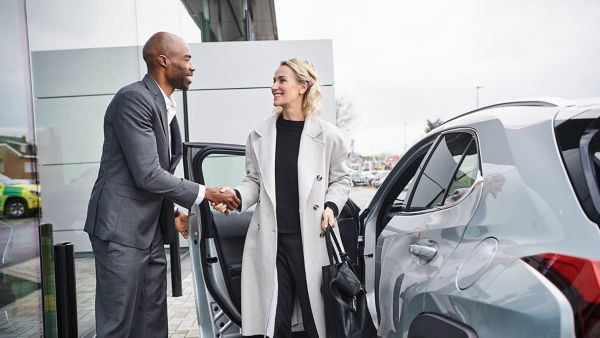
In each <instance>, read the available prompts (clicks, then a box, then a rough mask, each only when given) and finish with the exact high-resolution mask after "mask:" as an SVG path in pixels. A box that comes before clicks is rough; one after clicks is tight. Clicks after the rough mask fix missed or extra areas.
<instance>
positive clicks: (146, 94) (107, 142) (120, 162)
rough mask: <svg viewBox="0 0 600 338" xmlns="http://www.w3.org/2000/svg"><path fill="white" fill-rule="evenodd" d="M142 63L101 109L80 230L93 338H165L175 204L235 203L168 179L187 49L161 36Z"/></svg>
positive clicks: (176, 145) (176, 150)
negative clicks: (86, 247) (89, 270)
mask: <svg viewBox="0 0 600 338" xmlns="http://www.w3.org/2000/svg"><path fill="white" fill-rule="evenodd" d="M143 57H144V61H145V62H146V65H147V68H148V74H146V76H145V77H144V79H143V80H142V81H139V82H135V83H133V84H130V85H128V86H126V87H123V88H121V89H120V90H119V91H118V92H117V94H116V95H115V97H114V98H113V99H112V101H111V102H110V104H109V105H108V108H107V109H106V114H105V116H104V146H103V149H102V160H101V162H100V170H99V173H98V179H97V180H96V183H95V184H94V188H93V190H92V195H91V197H90V202H89V206H88V214H87V219H86V223H85V229H84V230H85V231H86V232H87V233H88V234H89V236H90V241H91V243H92V249H93V251H94V255H95V260H96V333H97V336H98V337H166V336H167V333H168V327H167V304H166V286H167V284H166V283H167V282H166V269H167V266H166V257H165V250H164V244H165V243H171V241H172V240H173V239H174V238H176V236H177V232H176V230H175V222H174V221H175V212H174V207H173V202H175V203H177V204H179V205H182V206H184V207H187V208H189V207H191V206H192V205H194V204H199V203H200V202H201V201H202V200H204V199H207V200H209V201H211V202H213V203H225V204H227V205H228V206H229V208H230V209H234V208H236V207H237V205H238V203H239V200H238V199H237V197H236V196H235V194H232V193H231V192H229V191H223V192H221V191H220V189H219V188H213V187H204V186H202V185H199V184H197V183H194V182H190V181H187V180H185V179H181V178H178V177H175V176H173V172H174V170H175V167H176V166H177V163H178V162H179V160H180V159H181V155H182V144H181V135H180V133H179V126H178V124H177V118H176V117H175V101H174V100H173V98H172V96H171V95H172V94H173V92H174V90H175V89H182V90H186V89H188V87H189V85H190V84H191V82H192V74H193V72H194V70H195V67H194V65H193V64H192V63H191V60H190V59H191V55H190V50H189V47H188V46H187V44H186V43H185V42H184V41H183V40H182V39H181V38H179V37H178V36H175V35H172V34H169V33H164V32H159V33H156V34H154V35H153V36H152V37H150V39H149V40H148V42H146V44H145V45H144V49H143ZM180 217H187V215H183V216H180ZM177 223H178V226H181V224H182V223H183V222H181V219H178V222H177ZM180 231H181V232H182V233H184V230H183V229H180ZM184 235H187V234H186V233H184Z"/></svg>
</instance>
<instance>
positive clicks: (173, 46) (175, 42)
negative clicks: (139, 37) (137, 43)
mask: <svg viewBox="0 0 600 338" xmlns="http://www.w3.org/2000/svg"><path fill="white" fill-rule="evenodd" d="M182 46H185V41H183V39H182V38H180V37H178V36H177V35H175V34H171V33H167V32H158V33H155V34H154V35H152V36H151V37H150V39H148V41H146V44H145V45H144V49H143V50H142V56H143V58H144V61H145V62H146V66H147V67H148V70H150V69H151V68H154V67H157V66H159V61H158V57H159V55H165V56H170V55H169V54H172V53H173V52H174V51H177V50H179V49H181V48H182Z"/></svg>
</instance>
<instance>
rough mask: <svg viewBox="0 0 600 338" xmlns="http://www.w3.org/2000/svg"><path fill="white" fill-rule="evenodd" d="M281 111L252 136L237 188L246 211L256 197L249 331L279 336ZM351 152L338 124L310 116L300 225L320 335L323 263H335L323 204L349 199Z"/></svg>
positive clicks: (246, 262)
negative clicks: (277, 212)
mask: <svg viewBox="0 0 600 338" xmlns="http://www.w3.org/2000/svg"><path fill="white" fill-rule="evenodd" d="M277 117H278V116H272V117H270V118H269V119H267V120H266V121H264V122H263V123H261V124H260V125H259V126H258V127H257V128H256V129H255V130H254V131H252V132H251V133H250V135H249V136H248V141H247V143H246V178H245V179H244V181H243V182H242V184H241V185H240V186H238V187H237V188H236V189H237V190H238V191H239V192H240V195H241V197H242V205H241V211H244V210H246V209H247V208H248V207H250V206H252V205H254V204H255V203H256V210H255V212H254V215H253V217H252V220H251V222H250V227H249V228H248V233H247V235H246V242H245V245H244V256H243V261H242V323H243V324H242V334H243V335H265V334H266V335H269V336H270V337H272V336H273V326H274V319H275V309H276V308H277V277H276V276H277V271H276V264H275V259H276V255H277V218H276V216H275V210H276V205H275V203H276V201H277V198H276V196H275V140H276V135H277V130H276V121H277ZM347 157H348V147H347V145H346V143H345V142H344V141H343V139H342V136H341V134H340V132H339V130H338V129H337V128H336V127H335V126H333V125H332V124H330V123H328V122H325V121H323V120H321V119H320V118H316V117H313V118H307V119H306V121H305V123H304V130H303V131H302V137H301V139H300V150H299V152H298V192H299V201H300V205H299V212H300V228H301V231H302V243H303V251H304V264H305V269H306V282H307V286H308V294H309V298H310V303H311V308H312V312H313V317H314V320H315V324H316V326H317V330H318V332H319V336H320V337H325V315H324V313H323V297H322V296H321V291H320V288H321V267H322V266H323V265H327V264H329V261H328V258H327V249H326V247H325V240H324V239H323V238H321V237H320V234H321V219H322V215H323V204H324V203H325V202H327V201H331V202H333V203H335V204H336V205H337V206H338V208H339V209H340V211H341V209H342V208H343V206H344V204H345V203H346V200H347V199H348V194H349V192H350V186H351V180H350V176H349V173H348V168H347V166H346V159H347ZM336 231H337V228H336ZM338 235H339V233H338ZM297 310H299V307H298V306H296V307H295V311H297ZM298 327H300V326H298Z"/></svg>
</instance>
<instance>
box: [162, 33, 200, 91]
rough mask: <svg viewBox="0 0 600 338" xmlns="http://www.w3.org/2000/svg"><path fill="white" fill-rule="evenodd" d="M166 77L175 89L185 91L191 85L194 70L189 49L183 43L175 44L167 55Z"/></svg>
mask: <svg viewBox="0 0 600 338" xmlns="http://www.w3.org/2000/svg"><path fill="white" fill-rule="evenodd" d="M167 58H168V59H169V62H168V63H167V70H166V76H167V80H169V83H170V84H171V85H172V86H173V87H174V88H175V89H181V90H187V89H188V88H189V87H190V84H191V83H192V75H193V74H194V71H195V70H196V67H194V64H192V61H191V59H192V55H191V52H190V48H189V47H188V46H187V44H186V43H185V42H183V41H180V42H178V43H176V44H175V46H174V48H172V50H170V51H169V54H168V55H167Z"/></svg>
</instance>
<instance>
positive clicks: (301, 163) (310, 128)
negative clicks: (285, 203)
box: [298, 118, 325, 210]
mask: <svg viewBox="0 0 600 338" xmlns="http://www.w3.org/2000/svg"><path fill="white" fill-rule="evenodd" d="M321 131H322V128H321V124H320V123H319V121H318V120H317V119H316V118H307V119H306V122H304V130H303V131H302V138H301V139H300V150H299V151H298V197H299V200H298V201H299V203H300V210H304V208H303V206H305V205H306V203H307V201H308V196H309V195H310V191H311V190H312V187H313V184H314V183H315V180H316V177H317V174H320V175H322V176H325V173H318V172H317V170H318V168H319V165H320V164H321V162H322V161H323V156H322V154H323V149H324V147H325V143H324V142H323V141H322V140H320V139H319V138H318V136H319V135H320V134H321Z"/></svg>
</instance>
